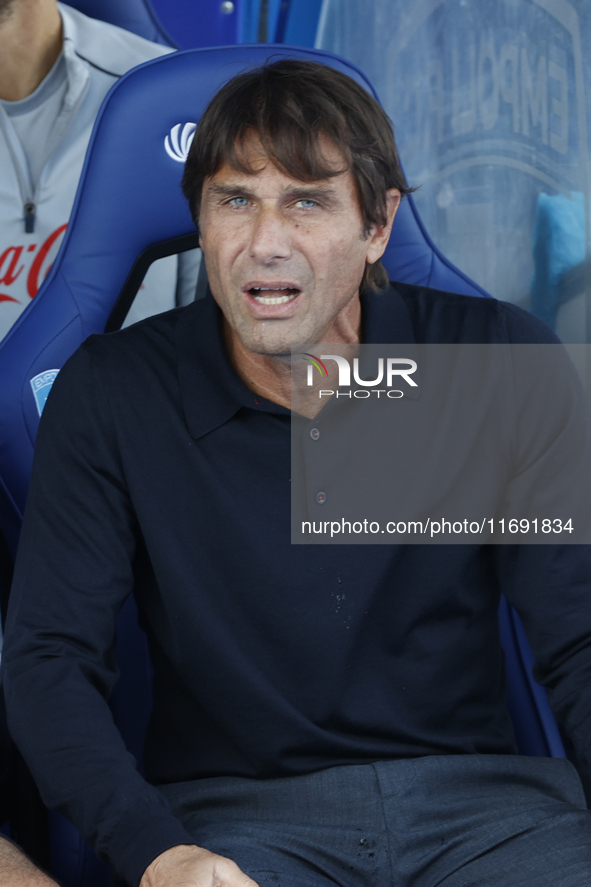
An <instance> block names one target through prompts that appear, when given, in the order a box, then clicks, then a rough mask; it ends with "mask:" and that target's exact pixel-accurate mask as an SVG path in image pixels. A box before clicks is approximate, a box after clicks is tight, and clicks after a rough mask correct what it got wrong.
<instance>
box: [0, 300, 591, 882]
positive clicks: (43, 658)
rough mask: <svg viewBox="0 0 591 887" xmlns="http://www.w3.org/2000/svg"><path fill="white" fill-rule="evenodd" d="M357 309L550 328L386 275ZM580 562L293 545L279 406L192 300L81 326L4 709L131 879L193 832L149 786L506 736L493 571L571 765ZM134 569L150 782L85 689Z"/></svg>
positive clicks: (377, 330) (42, 771)
mask: <svg viewBox="0 0 591 887" xmlns="http://www.w3.org/2000/svg"><path fill="white" fill-rule="evenodd" d="M362 322H363V340H364V341H365V342H370V343H371V342H375V343H381V342H389V341H394V342H398V343H405V342H409V343H411V342H413V341H418V342H500V343H503V342H532V341H552V337H551V334H550V333H549V332H548V331H547V330H546V328H545V327H544V326H543V325H541V324H540V323H539V322H538V321H536V320H535V319H533V318H532V317H531V316H529V315H527V314H526V313H525V312H522V311H520V310H519V309H517V308H515V307H513V306H511V305H508V304H505V303H501V302H497V301H495V300H493V299H476V298H472V297H467V296H457V295H451V294H446V293H441V292H436V291H433V290H428V289H425V288H418V287H413V286H408V285H402V284H395V285H393V286H391V287H390V289H389V290H387V291H386V292H384V293H381V294H379V295H366V296H364V297H363V300H362ZM306 433H307V432H306ZM590 566H591V559H590V557H589V550H588V548H587V547H586V546H541V547H540V546H531V547H529V546H506V547H504V546H490V545H489V546H486V545H483V546H479V545H466V546H463V545H449V546H446V545H440V546H428V547H427V546H425V547H423V546H397V545H391V546H389V545H376V546H372V545H336V546H335V545H330V546H323V545H314V546H306V545H292V544H290V414H289V411H288V410H286V409H284V408H283V407H281V406H278V405H277V404H274V403H272V402H270V401H267V400H265V399H264V398H262V397H260V396H258V395H255V394H253V393H252V392H251V391H250V390H249V389H248V388H246V386H245V385H244V384H243V382H242V381H241V380H240V378H239V377H238V375H237V374H236V373H235V371H234V370H233V368H232V366H231V365H230V363H229V360H228V357H227V355H226V351H225V347H224V344H223V337H222V332H221V315H220V313H219V310H218V309H217V306H216V305H215V303H214V302H213V300H212V299H211V298H207V299H205V300H203V301H201V302H196V303H194V304H192V305H190V306H188V307H186V308H182V309H177V310H175V311H172V312H169V313H167V314H163V315H160V316H158V317H155V318H151V319H149V320H146V321H144V322H142V323H140V324H137V325H136V326H134V327H131V328H128V329H126V330H123V331H121V332H118V333H114V334H111V335H106V336H93V337H91V338H90V339H88V340H87V341H86V342H85V343H84V345H83V346H82V347H81V348H80V349H79V350H78V352H77V353H76V354H75V355H74V356H73V357H72V358H71V359H70V361H69V362H68V363H67V364H66V366H65V367H64V369H63V370H62V371H61V373H60V375H59V376H58V379H57V381H56V383H55V385H54V388H53V390H52V392H51V395H50V397H49V399H48V403H47V406H46V409H45V412H44V415H43V420H42V423H41V427H40V431H39V437H38V444H37V452H36V458H35V468H34V472H33V479H32V484H31V491H30V496H29V502H28V506H27V514H26V517H25V524H24V528H23V534H22V542H21V548H20V553H19V559H18V564H17V568H16V575H15V581H14V586H13V593H12V600H11V605H10V612H9V619H8V627H7V632H6V641H5V652H4V663H3V664H4V668H5V680H6V691H7V699H8V705H9V716H10V724H11V728H12V730H13V733H14V735H15V737H16V739H17V741H18V743H19V745H20V746H21V748H22V751H23V753H24V754H25V757H26V759H27V760H28V762H29V765H30V767H31V769H32V771H33V774H34V776H35V778H36V779H37V781H38V783H39V786H40V788H41V791H42V793H43V796H44V798H45V800H46V802H47V803H48V804H50V805H51V806H57V807H58V808H60V809H62V810H64V811H66V812H67V813H68V815H70V816H71V817H72V818H73V819H74V821H75V822H76V824H77V825H78V827H79V828H80V829H81V831H82V832H83V833H84V834H85V835H86V836H87V837H90V838H91V839H92V840H93V841H94V842H95V844H96V845H97V847H98V848H99V851H100V852H102V853H104V854H105V855H107V856H108V857H109V858H110V859H111V861H112V862H113V863H114V864H115V866H116V868H117V870H118V871H119V872H120V873H121V874H122V875H123V876H124V877H125V878H126V879H127V880H128V881H129V882H130V883H137V882H138V881H139V879H140V877H141V874H142V872H143V871H144V869H145V867H146V866H147V865H148V864H149V863H150V862H151V860H152V859H153V858H155V857H156V856H157V855H158V854H159V853H161V852H163V851H164V850H165V849H167V848H168V847H170V846H171V845H173V844H176V843H186V842H189V843H191V842H192V839H191V837H190V836H189V835H188V834H187V833H186V832H185V830H184V829H183V827H182V826H181V824H180V823H179V822H178V821H177V820H176V819H175V818H174V817H173V816H172V815H171V813H170V812H169V811H168V809H167V807H166V804H165V802H164V800H163V799H162V796H161V795H160V793H159V792H158V791H157V789H155V788H154V787H153V784H158V783H170V782H176V781H181V780H190V779H198V778H200V777H207V776H217V775H237V776H245V777H253V778H273V777H279V776H286V775H296V774H300V773H309V772H312V771H315V770H319V769H323V768H326V767H333V766H337V765H343V764H351V763H361V762H371V761H377V760H389V759H396V758H404V757H415V756H422V755H430V754H446V753H447V754H469V753H477V752H478V753H494V754H510V753H512V752H514V751H515V743H514V737H513V732H512V727H511V723H510V720H509V716H508V713H507V710H506V707H505V676H504V665H503V655H502V652H501V647H500V643H499V629H498V623H497V608H498V604H499V595H500V593H501V591H503V592H504V593H505V594H506V595H507V597H508V598H509V600H510V601H511V602H512V603H513V604H514V605H515V606H516V607H517V608H518V610H519V611H520V613H521V614H522V617H523V619H524V623H525V625H526V629H527V630H528V632H529V636H530V640H531V642H532V645H533V647H534V650H535V652H536V655H537V668H538V676H539V677H540V679H541V680H543V681H544V682H545V683H546V685H547V686H548V687H549V689H550V693H551V697H552V702H553V704H554V708H555V711H556V712H557V715H558V717H559V718H560V719H561V720H562V723H563V725H564V727H565V729H566V730H567V731H569V733H570V736H571V738H572V741H573V742H574V744H575V746H576V748H577V752H578V755H579V764H580V767H581V768H582V771H583V772H584V771H585V769H586V768H588V767H589V764H590V757H591V747H590V734H589V718H590V717H591V704H590V694H591V654H590V638H591V608H590V607H589V592H590V587H589V586H590V576H591V571H590ZM132 590H134V592H135V594H136V598H137V602H138V607H139V611H140V616H141V620H142V623H143V625H144V627H145V629H146V631H147V633H148V638H149V643H150V650H151V655H152V659H153V664H154V711H153V715H152V719H151V722H150V727H149V730H148V736H147V740H146V753H145V767H146V773H147V777H148V780H149V782H150V783H152V785H150V784H148V783H147V782H145V781H144V780H143V779H142V778H141V777H140V776H139V775H138V774H137V772H136V770H135V768H134V763H133V760H132V759H131V756H130V755H128V753H127V752H126V751H125V749H124V746H123V744H122V742H121V739H120V737H119V735H118V733H117V731H116V729H115V728H114V726H113V724H112V721H111V718H110V715H109V710H108V707H107V705H106V703H105V701H104V697H105V696H107V695H108V693H109V691H110V689H111V687H112V685H113V683H114V681H115V679H116V667H115V663H114V658H113V634H114V628H113V626H114V621H115V617H116V613H117V611H118V610H119V608H120V606H121V604H122V602H123V600H124V599H125V597H126V596H127V595H128V594H129V593H130V592H131V591H132Z"/></svg>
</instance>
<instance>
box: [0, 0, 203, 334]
mask: <svg viewBox="0 0 591 887" xmlns="http://www.w3.org/2000/svg"><path fill="white" fill-rule="evenodd" d="M59 11H60V14H61V16H62V20H63V26H64V56H65V61H66V70H67V78H68V85H67V92H66V96H65V99H64V102H63V105H62V110H61V112H60V115H59V118H58V120H57V122H56V126H55V129H54V130H53V132H52V143H53V144H55V147H54V148H53V150H52V151H51V153H50V155H49V158H48V160H47V162H46V163H45V166H44V167H43V170H42V173H41V175H40V178H39V181H38V184H37V187H36V188H33V186H32V184H31V181H30V176H29V170H28V164H27V161H26V157H25V154H24V151H23V149H22V147H21V144H20V141H19V139H18V137H17V135H16V132H15V130H14V128H13V126H12V121H11V120H10V117H9V116H8V114H6V112H5V110H4V108H3V107H2V105H1V104H0V338H2V337H3V336H4V335H5V334H6V332H7V331H8V330H9V329H10V327H11V326H12V324H13V323H14V321H15V320H16V318H17V317H18V315H19V314H20V313H21V311H23V310H24V309H25V308H26V306H27V305H28V304H29V302H30V301H31V299H32V298H34V296H35V294H36V293H37V291H38V289H39V287H40V285H41V283H42V282H43V279H44V277H45V275H46V274H47V272H48V270H49V268H50V267H51V264H52V262H53V260H54V259H55V256H56V254H57V251H58V248H59V245H60V243H61V240H62V238H63V233H64V230H65V228H66V225H67V222H68V218H69V216H70V212H71V209H72V204H73V202H74V196H75V194H76V187H77V185H78V178H79V176H80V172H81V169H82V164H83V161H84V155H85V153H86V148H87V145H88V141H89V139H90V134H91V132H92V127H93V124H94V120H95V118H96V115H97V112H98V110H99V108H100V106H101V103H102V101H103V99H104V97H105V95H106V93H107V92H108V90H109V89H110V87H111V86H112V85H113V83H115V81H116V80H117V79H118V77H120V76H121V75H122V74H124V73H125V72H126V71H128V70H129V69H130V68H133V67H135V66H136V65H139V64H141V63H142V62H145V61H147V60H148V59H152V58H156V57H157V56H160V55H163V54H165V53H167V52H171V51H172V50H170V49H169V48H168V47H166V46H159V45H157V44H156V43H151V42H150V41H148V40H144V39H143V38H142V37H138V36H136V35H135V34H132V33H130V32H129V31H124V30H122V29H121V28H117V27H115V26H114V25H109V24H106V23H105V22H101V21H97V20H96V19H91V18H88V17H87V16H85V15H83V14H82V13H80V12H78V11H77V10H75V9H72V8H71V7H69V6H64V5H62V4H61V3H60V4H59ZM27 203H29V204H34V207H35V227H34V230H33V231H32V232H31V233H26V231H25V214H26V213H25V204H27ZM189 263H190V260H189ZM194 264H195V259H193V265H194ZM192 273H195V271H194V270H192ZM176 274H177V258H176V256H170V257H168V258H166V259H161V260H160V261H159V262H156V263H154V265H152V267H151V268H150V270H149V272H148V275H147V276H146V279H145V281H144V284H143V287H142V289H141V290H140V293H139V294H138V297H137V298H136V301H135V303H134V305H133V307H132V309H131V311H130V314H129V316H128V322H132V321H135V320H139V319H140V318H141V317H144V316H147V315H149V314H155V313H158V312H159V311H166V310H168V309H169V308H172V307H174V304H175V288H176ZM194 279H196V277H195V278H194ZM181 298H182V300H186V295H185V296H182V297H181Z"/></svg>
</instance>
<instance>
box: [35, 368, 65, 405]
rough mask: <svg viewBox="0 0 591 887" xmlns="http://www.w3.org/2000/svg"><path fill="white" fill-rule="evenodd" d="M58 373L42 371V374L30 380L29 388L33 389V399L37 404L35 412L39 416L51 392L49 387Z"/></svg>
mask: <svg viewBox="0 0 591 887" xmlns="http://www.w3.org/2000/svg"><path fill="white" fill-rule="evenodd" d="M58 373H59V370H44V372H42V373H39V374H38V375H37V376H34V377H33V378H32V379H31V388H32V389H33V395H34V397H35V403H36V404H37V412H38V413H39V415H41V413H42V412H43V407H44V406H45V401H46V400H47V395H48V394H49V392H50V391H51V386H52V385H53V383H54V382H55V377H56V376H57V374H58Z"/></svg>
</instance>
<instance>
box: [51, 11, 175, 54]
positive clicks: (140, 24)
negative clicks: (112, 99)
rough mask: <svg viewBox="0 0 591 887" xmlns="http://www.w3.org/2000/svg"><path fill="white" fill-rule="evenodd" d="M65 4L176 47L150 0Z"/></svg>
mask: <svg viewBox="0 0 591 887" xmlns="http://www.w3.org/2000/svg"><path fill="white" fill-rule="evenodd" d="M67 5H68V6H72V7H74V9H77V10H78V11H79V12H83V13H84V15H89V16H90V18H97V19H99V20H100V21H103V22H108V23H109V24H110V25H117V27H118V28H124V29H125V30H126V31H132V32H133V33H134V34H137V35H138V36H139V37H144V38H145V39H146V40H151V41H152V42H153V43H160V44H162V45H163V46H172V47H173V48H174V49H177V45H176V43H175V41H174V40H173V38H172V37H171V36H170V34H168V32H167V31H166V29H165V28H164V26H163V25H162V22H161V21H160V19H159V18H158V16H157V15H156V13H155V11H154V7H153V6H152V3H151V2H150V0H68V2H67Z"/></svg>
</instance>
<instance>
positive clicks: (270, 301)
mask: <svg viewBox="0 0 591 887" xmlns="http://www.w3.org/2000/svg"><path fill="white" fill-rule="evenodd" d="M282 290H287V291H288V294H287V295H285V296H264V295H263V293H268V292H273V293H276V292H281V291H282ZM251 293H252V295H253V296H254V298H255V299H256V300H257V302H260V304H261V305H283V304H284V303H285V302H290V301H291V300H292V299H295V297H296V296H297V291H295V292H294V291H293V290H292V289H291V288H290V287H288V286H278V287H273V288H271V287H268V288H267V287H260V286H253V287H252V289H251Z"/></svg>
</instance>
